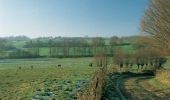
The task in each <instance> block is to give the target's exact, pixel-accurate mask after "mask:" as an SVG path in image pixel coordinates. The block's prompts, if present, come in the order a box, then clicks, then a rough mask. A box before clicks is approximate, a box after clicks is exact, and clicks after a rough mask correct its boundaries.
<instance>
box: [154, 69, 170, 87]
mask: <svg viewBox="0 0 170 100" xmlns="http://www.w3.org/2000/svg"><path fill="white" fill-rule="evenodd" d="M156 79H157V80H159V81H160V82H161V83H163V84H166V85H168V86H170V69H169V70H161V71H158V72H157V73H156Z"/></svg>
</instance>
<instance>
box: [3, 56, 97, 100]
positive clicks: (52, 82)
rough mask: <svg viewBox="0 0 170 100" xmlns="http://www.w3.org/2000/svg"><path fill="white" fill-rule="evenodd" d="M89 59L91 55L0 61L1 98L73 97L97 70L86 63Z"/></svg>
mask: <svg viewBox="0 0 170 100" xmlns="http://www.w3.org/2000/svg"><path fill="white" fill-rule="evenodd" d="M90 61H91V58H74V59H72V58H64V59H53V58H43V59H8V60H1V62H0V80H1V81H0V98H1V99H2V100H16V99H17V100H18V99H24V100H25V99H28V100H30V99H54V98H57V99H65V100H66V99H68V100H71V99H76V98H77V97H76V93H77V92H78V91H80V90H81V89H82V88H83V86H85V85H86V84H87V82H88V81H89V80H90V78H91V76H92V74H93V72H94V71H95V69H96V68H95V67H89V66H88V64H89V62H90ZM59 64H61V67H59V66H58V65H59Z"/></svg>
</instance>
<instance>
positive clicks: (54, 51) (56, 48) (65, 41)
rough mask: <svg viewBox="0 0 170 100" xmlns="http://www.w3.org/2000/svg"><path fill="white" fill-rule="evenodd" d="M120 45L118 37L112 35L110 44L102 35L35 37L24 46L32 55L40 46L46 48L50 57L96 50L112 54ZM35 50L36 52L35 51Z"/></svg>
mask: <svg viewBox="0 0 170 100" xmlns="http://www.w3.org/2000/svg"><path fill="white" fill-rule="evenodd" d="M118 45H122V43H120V40H119V38H118V37H112V38H111V40H110V45H106V40H105V39H104V38H102V37H96V38H92V39H88V38H57V39H56V38H50V39H47V40H44V39H36V40H30V41H29V42H27V43H26V45H25V48H27V50H28V52H34V53H31V54H33V55H36V56H39V55H40V54H39V53H40V50H42V49H41V48H42V47H46V49H47V48H48V52H49V55H48V56H50V57H80V56H94V55H95V54H96V53H98V52H105V53H106V54H107V55H113V52H114V47H115V46H118ZM35 52H36V53H35Z"/></svg>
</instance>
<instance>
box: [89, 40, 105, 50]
mask: <svg viewBox="0 0 170 100" xmlns="http://www.w3.org/2000/svg"><path fill="white" fill-rule="evenodd" d="M104 45H105V41H104V39H103V38H102V37H96V38H93V40H92V46H93V47H94V53H97V52H99V50H98V49H97V47H100V48H101V49H103V46H104Z"/></svg>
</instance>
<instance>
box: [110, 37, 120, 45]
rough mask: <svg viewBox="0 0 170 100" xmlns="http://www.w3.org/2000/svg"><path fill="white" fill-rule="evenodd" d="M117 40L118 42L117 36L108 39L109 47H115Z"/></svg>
mask: <svg viewBox="0 0 170 100" xmlns="http://www.w3.org/2000/svg"><path fill="white" fill-rule="evenodd" d="M118 40H119V38H118V37H117V36H113V37H111V39H110V45H111V46H116V45H117V44H118Z"/></svg>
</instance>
